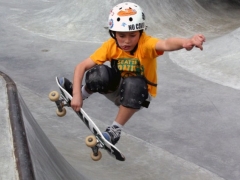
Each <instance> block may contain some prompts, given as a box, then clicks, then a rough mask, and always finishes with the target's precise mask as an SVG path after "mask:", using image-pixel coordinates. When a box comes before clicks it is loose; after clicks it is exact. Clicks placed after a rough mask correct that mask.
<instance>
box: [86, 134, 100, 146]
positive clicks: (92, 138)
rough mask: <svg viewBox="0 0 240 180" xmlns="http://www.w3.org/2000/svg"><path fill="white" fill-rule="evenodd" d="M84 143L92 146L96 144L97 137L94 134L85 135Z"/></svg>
mask: <svg viewBox="0 0 240 180" xmlns="http://www.w3.org/2000/svg"><path fill="white" fill-rule="evenodd" d="M85 143H86V145H87V146H88V147H94V146H96V145H97V139H96V137H95V136H93V135H91V136H88V137H86V139H85Z"/></svg>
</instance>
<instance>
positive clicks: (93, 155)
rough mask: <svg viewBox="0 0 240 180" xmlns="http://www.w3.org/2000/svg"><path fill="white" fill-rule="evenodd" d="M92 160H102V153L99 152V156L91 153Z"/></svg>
mask: <svg viewBox="0 0 240 180" xmlns="http://www.w3.org/2000/svg"><path fill="white" fill-rule="evenodd" d="M91 158H92V160H94V161H99V160H100V159H101V158H102V153H101V151H98V155H95V154H94V153H93V152H92V153H91Z"/></svg>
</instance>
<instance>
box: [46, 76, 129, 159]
mask: <svg viewBox="0 0 240 180" xmlns="http://www.w3.org/2000/svg"><path fill="white" fill-rule="evenodd" d="M56 82H57V85H58V87H59V89H60V94H59V93H58V91H52V92H50V94H49V99H50V100H51V101H54V102H55V103H56V105H57V108H58V109H57V115H58V116H60V117H61V116H64V115H65V114H66V109H65V108H64V106H67V107H71V100H72V96H71V95H70V94H69V93H68V92H67V90H66V89H64V87H62V86H61V85H60V84H59V80H58V77H56ZM74 112H75V113H76V114H77V115H78V117H79V118H80V119H81V120H82V121H83V123H84V124H85V125H86V126H87V128H88V129H89V130H90V131H91V132H92V134H93V135H92V136H88V137H87V138H86V140H85V143H86V145H87V146H88V147H90V148H92V154H91V157H92V159H93V160H95V161H97V160H99V159H101V157H102V154H101V152H100V151H99V149H104V150H106V151H107V152H108V153H109V154H110V155H111V156H112V157H114V158H115V159H117V160H119V161H125V157H124V155H123V154H122V153H121V152H120V151H119V150H118V149H117V147H116V146H114V145H113V144H111V143H110V142H109V141H107V140H106V139H105V138H104V136H103V135H102V132H101V131H100V130H99V128H98V127H97V125H96V124H95V123H94V122H93V120H92V119H91V118H90V117H89V116H88V115H87V113H86V112H85V111H84V110H83V109H82V108H81V109H80V111H78V112H76V111H74Z"/></svg>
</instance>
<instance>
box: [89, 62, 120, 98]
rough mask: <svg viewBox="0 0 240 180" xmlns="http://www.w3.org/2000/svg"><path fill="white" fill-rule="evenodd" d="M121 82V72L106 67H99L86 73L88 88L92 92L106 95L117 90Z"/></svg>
mask: <svg viewBox="0 0 240 180" xmlns="http://www.w3.org/2000/svg"><path fill="white" fill-rule="evenodd" d="M120 80H121V76H120V73H119V72H116V71H114V70H113V69H112V68H110V67H108V66H106V65H97V66H95V67H93V68H92V69H90V70H89V71H88V72H87V73H86V79H85V81H86V86H87V88H88V89H89V90H90V91H92V92H99V93H102V94H106V93H109V92H113V91H115V90H116V89H117V87H118V85H119V83H120Z"/></svg>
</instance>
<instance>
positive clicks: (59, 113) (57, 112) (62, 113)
mask: <svg viewBox="0 0 240 180" xmlns="http://www.w3.org/2000/svg"><path fill="white" fill-rule="evenodd" d="M66 113H67V111H66V109H65V108H62V112H60V111H59V110H58V109H57V111H56V114H57V115H58V116H59V117H63V116H65V115H66Z"/></svg>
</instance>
